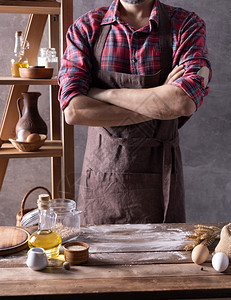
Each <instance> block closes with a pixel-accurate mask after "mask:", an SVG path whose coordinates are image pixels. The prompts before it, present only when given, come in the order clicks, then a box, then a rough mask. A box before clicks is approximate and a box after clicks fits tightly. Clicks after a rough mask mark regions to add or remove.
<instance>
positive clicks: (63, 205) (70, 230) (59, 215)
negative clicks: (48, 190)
mask: <svg viewBox="0 0 231 300" xmlns="http://www.w3.org/2000/svg"><path fill="white" fill-rule="evenodd" d="M50 209H51V211H53V212H55V213H56V225H55V231H56V232H57V233H58V234H59V235H60V236H61V238H62V242H63V243H66V242H70V241H72V240H75V239H76V238H77V237H78V236H79V235H80V214H81V213H82V211H78V210H77V209H76V202H75V201H74V200H71V199H61V198H60V199H51V206H50Z"/></svg>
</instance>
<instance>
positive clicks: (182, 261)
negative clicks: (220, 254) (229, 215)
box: [0, 224, 231, 300]
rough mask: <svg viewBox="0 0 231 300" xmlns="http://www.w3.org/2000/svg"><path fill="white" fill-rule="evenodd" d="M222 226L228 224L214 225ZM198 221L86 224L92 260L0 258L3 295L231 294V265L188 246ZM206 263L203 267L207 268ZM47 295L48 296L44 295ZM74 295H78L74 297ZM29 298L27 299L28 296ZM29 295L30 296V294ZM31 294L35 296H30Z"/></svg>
mask: <svg viewBox="0 0 231 300" xmlns="http://www.w3.org/2000/svg"><path fill="white" fill-rule="evenodd" d="M213 225H216V226H218V227H220V228H222V226H223V225H224V224H213ZM193 230H194V225H193V224H137V225H129V224H126V225H100V226H89V227H83V228H82V233H81V235H80V236H79V238H78V241H82V242H86V243H88V244H89V246H90V256H89V260H88V263H87V264H85V265H81V266H72V267H71V269H70V270H65V269H64V268H63V267H62V266H61V265H57V264H56V265H55V264H53V266H48V267H47V268H46V269H45V270H42V271H33V270H31V269H29V268H28V267H27V266H26V253H27V250H23V251H21V252H20V253H17V254H14V255H8V256H2V257H0V297H4V296H15V297H16V298H17V299H20V297H21V298H22V299H23V297H25V296H30V297H32V296H33V299H39V297H41V299H59V296H60V297H62V295H64V294H65V299H73V298H74V297H77V296H76V295H79V296H81V298H80V297H79V298H78V299H108V298H109V297H112V296H117V297H116V299H117V298H118V299H142V300H145V299H188V298H194V299H199V298H213V297H214V298H216V299H217V298H219V297H220V298H222V297H231V267H229V268H228V270H226V271H225V272H224V273H218V272H216V271H215V270H214V269H213V268H212V265H211V254H210V257H209V260H208V261H207V262H206V263H205V264H203V265H202V266H199V265H196V264H194V263H193V262H192V261H191V252H188V251H184V247H185V245H187V244H189V242H190V241H189V240H188V239H186V238H185V236H186V234H189V233H192V231H193ZM202 267H203V269H202ZM41 295H43V296H41ZM74 295H75V296H74ZM24 299H25V298H24ZM26 299H30V298H26ZM31 299H32V298H31Z"/></svg>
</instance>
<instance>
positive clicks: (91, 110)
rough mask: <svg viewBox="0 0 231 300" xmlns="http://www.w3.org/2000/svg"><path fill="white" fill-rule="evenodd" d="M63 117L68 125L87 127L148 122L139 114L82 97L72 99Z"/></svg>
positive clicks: (146, 118)
mask: <svg viewBox="0 0 231 300" xmlns="http://www.w3.org/2000/svg"><path fill="white" fill-rule="evenodd" d="M64 115H65V120H66V122H67V123H68V124H70V125H76V124H78V125H87V126H106V127H109V126H124V125H131V124H137V123H141V122H145V121H148V120H150V118H148V117H146V116H143V115H140V114H139V113H136V112H132V111H130V110H127V109H124V108H121V107H118V106H115V105H111V104H108V103H104V102H101V101H98V100H95V99H92V98H91V97H88V96H84V95H78V96H76V97H74V98H73V99H72V100H71V101H70V103H69V105H68V106H67V107H66V108H65V110H64Z"/></svg>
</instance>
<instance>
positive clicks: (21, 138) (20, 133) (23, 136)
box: [17, 129, 30, 142]
mask: <svg viewBox="0 0 231 300" xmlns="http://www.w3.org/2000/svg"><path fill="white" fill-rule="evenodd" d="M29 134H30V131H28V130H24V129H21V130H19V131H18V133H17V141H19V142H25V140H26V138H27V137H28V135H29Z"/></svg>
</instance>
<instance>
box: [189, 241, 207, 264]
mask: <svg viewBox="0 0 231 300" xmlns="http://www.w3.org/2000/svg"><path fill="white" fill-rule="evenodd" d="M208 257H209V249H208V248H207V247H206V246H205V245H203V244H199V245H197V246H196V247H195V248H194V249H193V251H192V261H193V262H194V263H195V264H197V265H200V264H203V263H204V262H205V261H206V260H207V259H208Z"/></svg>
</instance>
